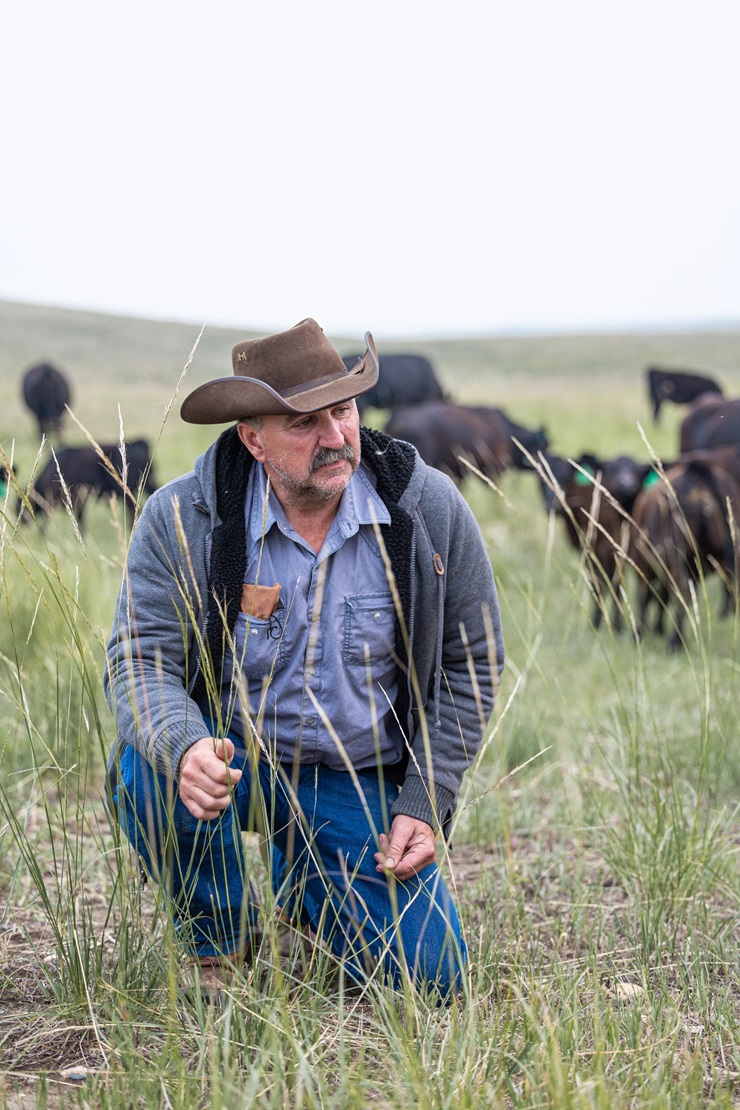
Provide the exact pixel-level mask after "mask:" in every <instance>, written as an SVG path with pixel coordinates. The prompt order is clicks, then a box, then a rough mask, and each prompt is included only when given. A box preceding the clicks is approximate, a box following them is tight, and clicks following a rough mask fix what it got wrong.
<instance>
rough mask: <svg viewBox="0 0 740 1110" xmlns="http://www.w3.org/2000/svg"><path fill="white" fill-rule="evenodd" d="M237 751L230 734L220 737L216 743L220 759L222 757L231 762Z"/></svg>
mask: <svg viewBox="0 0 740 1110" xmlns="http://www.w3.org/2000/svg"><path fill="white" fill-rule="evenodd" d="M235 751H236V748H235V747H234V741H233V740H229V738H228V736H219V737H218V739H217V740H216V744H215V752H216V755H217V756H218V757H219V759H222V760H223V761H224V763H231V761H232V759H233V758H234V752H235Z"/></svg>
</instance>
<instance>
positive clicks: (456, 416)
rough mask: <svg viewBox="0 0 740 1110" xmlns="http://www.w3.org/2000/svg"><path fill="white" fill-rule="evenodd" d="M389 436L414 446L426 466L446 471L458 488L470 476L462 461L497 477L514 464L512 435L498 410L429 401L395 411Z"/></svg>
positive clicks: (389, 426) (492, 476) (387, 428)
mask: <svg viewBox="0 0 740 1110" xmlns="http://www.w3.org/2000/svg"><path fill="white" fill-rule="evenodd" d="M385 430H386V432H387V433H388V435H390V436H393V437H394V438H395V439H403V440H406V442H407V443H412V444H413V445H414V447H415V448H416V450H417V451H418V452H419V454H420V455H421V457H422V459H423V460H424V462H425V463H428V464H429V466H434V467H436V468H437V470H443V471H445V472H446V473H447V474H449V475H450V477H451V478H452V480H453V481H454V482H456V483H457V484H458V485H460V483H461V482H462V480H463V478H464V477H465V476H466V475H467V474H469V473H470V469H469V467H467V466H466V465H465V463H464V462H462V461H461V457H462V459H467V460H469V461H470V462H471V463H472V464H473V466H475V467H476V468H477V469H478V470H480V471H481V473H483V474H485V475H487V476H488V477H489V478H496V477H497V476H498V475H499V474H501V472H502V471H503V470H505V469H506V468H507V467H508V466H510V464H511V435H510V433H509V429H508V427H507V424H506V421H505V420H504V418H503V416H502V415H501V413H500V412H499V411H498V410H497V409H487V410H485V411H483V410H481V409H474V408H467V407H466V406H465V405H453V404H448V403H447V402H445V401H430V402H429V403H427V404H424V405H408V406H406V407H404V408H399V409H394V411H393V413H392V415H391V418H390V420H389V421H388V423H387V424H386V427H385Z"/></svg>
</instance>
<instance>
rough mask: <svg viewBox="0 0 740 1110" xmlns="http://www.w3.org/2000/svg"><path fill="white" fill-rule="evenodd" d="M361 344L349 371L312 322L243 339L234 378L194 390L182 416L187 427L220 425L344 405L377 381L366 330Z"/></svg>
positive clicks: (374, 354)
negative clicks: (361, 352)
mask: <svg viewBox="0 0 740 1110" xmlns="http://www.w3.org/2000/svg"><path fill="white" fill-rule="evenodd" d="M365 344H366V346H367V350H366V351H365V354H364V356H363V357H362V358H361V359H360V360H359V362H358V363H357V365H356V366H354V367H353V368H352V369H351V370H348V369H347V367H346V366H345V365H344V363H343V362H342V360H341V358H340V357H339V353H338V352H337V351H335V349H334V348H333V347H332V345H331V343H330V342H329V340H328V339H327V338H326V336H325V335H324V333H323V331H322V330H321V328H320V327H319V325H318V324H317V323H316V321H315V320H311V319H307V320H301V322H300V323H299V324H296V325H295V327H292V328H289V329H288V331H281V332H278V333H277V335H267V336H265V337H264V338H263V339H247V340H245V342H244V343H237V345H236V347H234V350H233V351H232V352H231V362H232V366H233V368H234V373H233V375H232V376H231V377H229V378H215V379H214V380H213V381H211V382H206V383H205V385H200V386H198V388H197V389H194V390H193V392H192V393H190V394H189V395H188V396H187V397H186V398H185V400H184V401H183V403H182V408H181V409H180V415H181V416H182V418H183V420H187V422H188V423H189V424H224V423H227V422H229V421H232V420H241V419H242V417H245V416H272V415H282V414H283V413H291V412H297V413H301V412H316V411H317V410H318V409H325V408H328V407H329V406H330V405H337V404H339V403H340V402H341V401H348V400H349V399H350V398H351V397H357V396H359V394H360V393H365V392H366V390H368V389H371V388H372V387H373V386H374V385H375V383H376V382H377V380H378V352H377V351H376V349H375V343H374V341H373V337H372V335H371V334H370V332H369V331H368V332H365Z"/></svg>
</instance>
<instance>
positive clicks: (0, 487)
mask: <svg viewBox="0 0 740 1110" xmlns="http://www.w3.org/2000/svg"><path fill="white" fill-rule="evenodd" d="M7 489H8V487H7V485H6V483H5V482H3V481H2V479H0V497H5V494H6V492H7Z"/></svg>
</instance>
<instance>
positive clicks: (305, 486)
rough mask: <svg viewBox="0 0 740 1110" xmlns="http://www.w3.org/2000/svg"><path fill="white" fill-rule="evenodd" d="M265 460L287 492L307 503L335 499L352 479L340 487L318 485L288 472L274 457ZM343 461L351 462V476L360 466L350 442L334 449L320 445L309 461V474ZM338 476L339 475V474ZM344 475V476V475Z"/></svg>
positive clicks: (311, 474) (319, 502)
mask: <svg viewBox="0 0 740 1110" xmlns="http://www.w3.org/2000/svg"><path fill="white" fill-rule="evenodd" d="M264 461H265V462H266V463H267V465H268V466H269V467H270V469H271V470H273V471H274V472H275V474H276V475H277V477H278V478H279V479H280V483H281V485H282V486H283V488H284V489H285V490H286V492H287V493H289V494H291V495H293V496H295V497H296V498H300V499H301V500H302V501H303V502H305V503H308V502H313V503H314V504H325V503H326V502H327V501H333V500H334V499H335V498H336V497H337V496H338V495H341V494H342V493H343V492H344V490H345V489H346V487H347V485H348V483H349V480H350V479H349V478H348V479H347V480H346V481H345V482H344V484H343V485H341V486H340V487H339V488H335V487H332V485H318V484H315V483H313V482H311V481H310V480H308V481H307V480H306V479H304V478H297V477H296V476H295V475H293V474H288V473H286V471H285V470H283V468H282V466H280V464H279V463H277V462H276V461H275V459H274V458H267V457H265V460H264ZM343 461H346V462H348V463H349V464H350V467H351V471H350V478H351V477H352V475H353V474H354V472H355V470H356V469H357V466H358V462H357V458H356V452H355V450H354V448H353V447H351V446H350V444H349V443H345V444H344V445H343V446H342V447H340V448H339V449H338V450H333V449H332V448H330V447H320V448H319V450H318V451H317V452H316V454H315V455H314V456H313V458H312V459H311V462H310V463H309V467H308V472H309V476H313V475H314V474H315V473H316V471H317V470H320V469H321V467H323V466H328V465H329V464H330V463H336V462H343ZM337 477H339V475H338V476H337ZM342 477H344V476H343V475H342Z"/></svg>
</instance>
